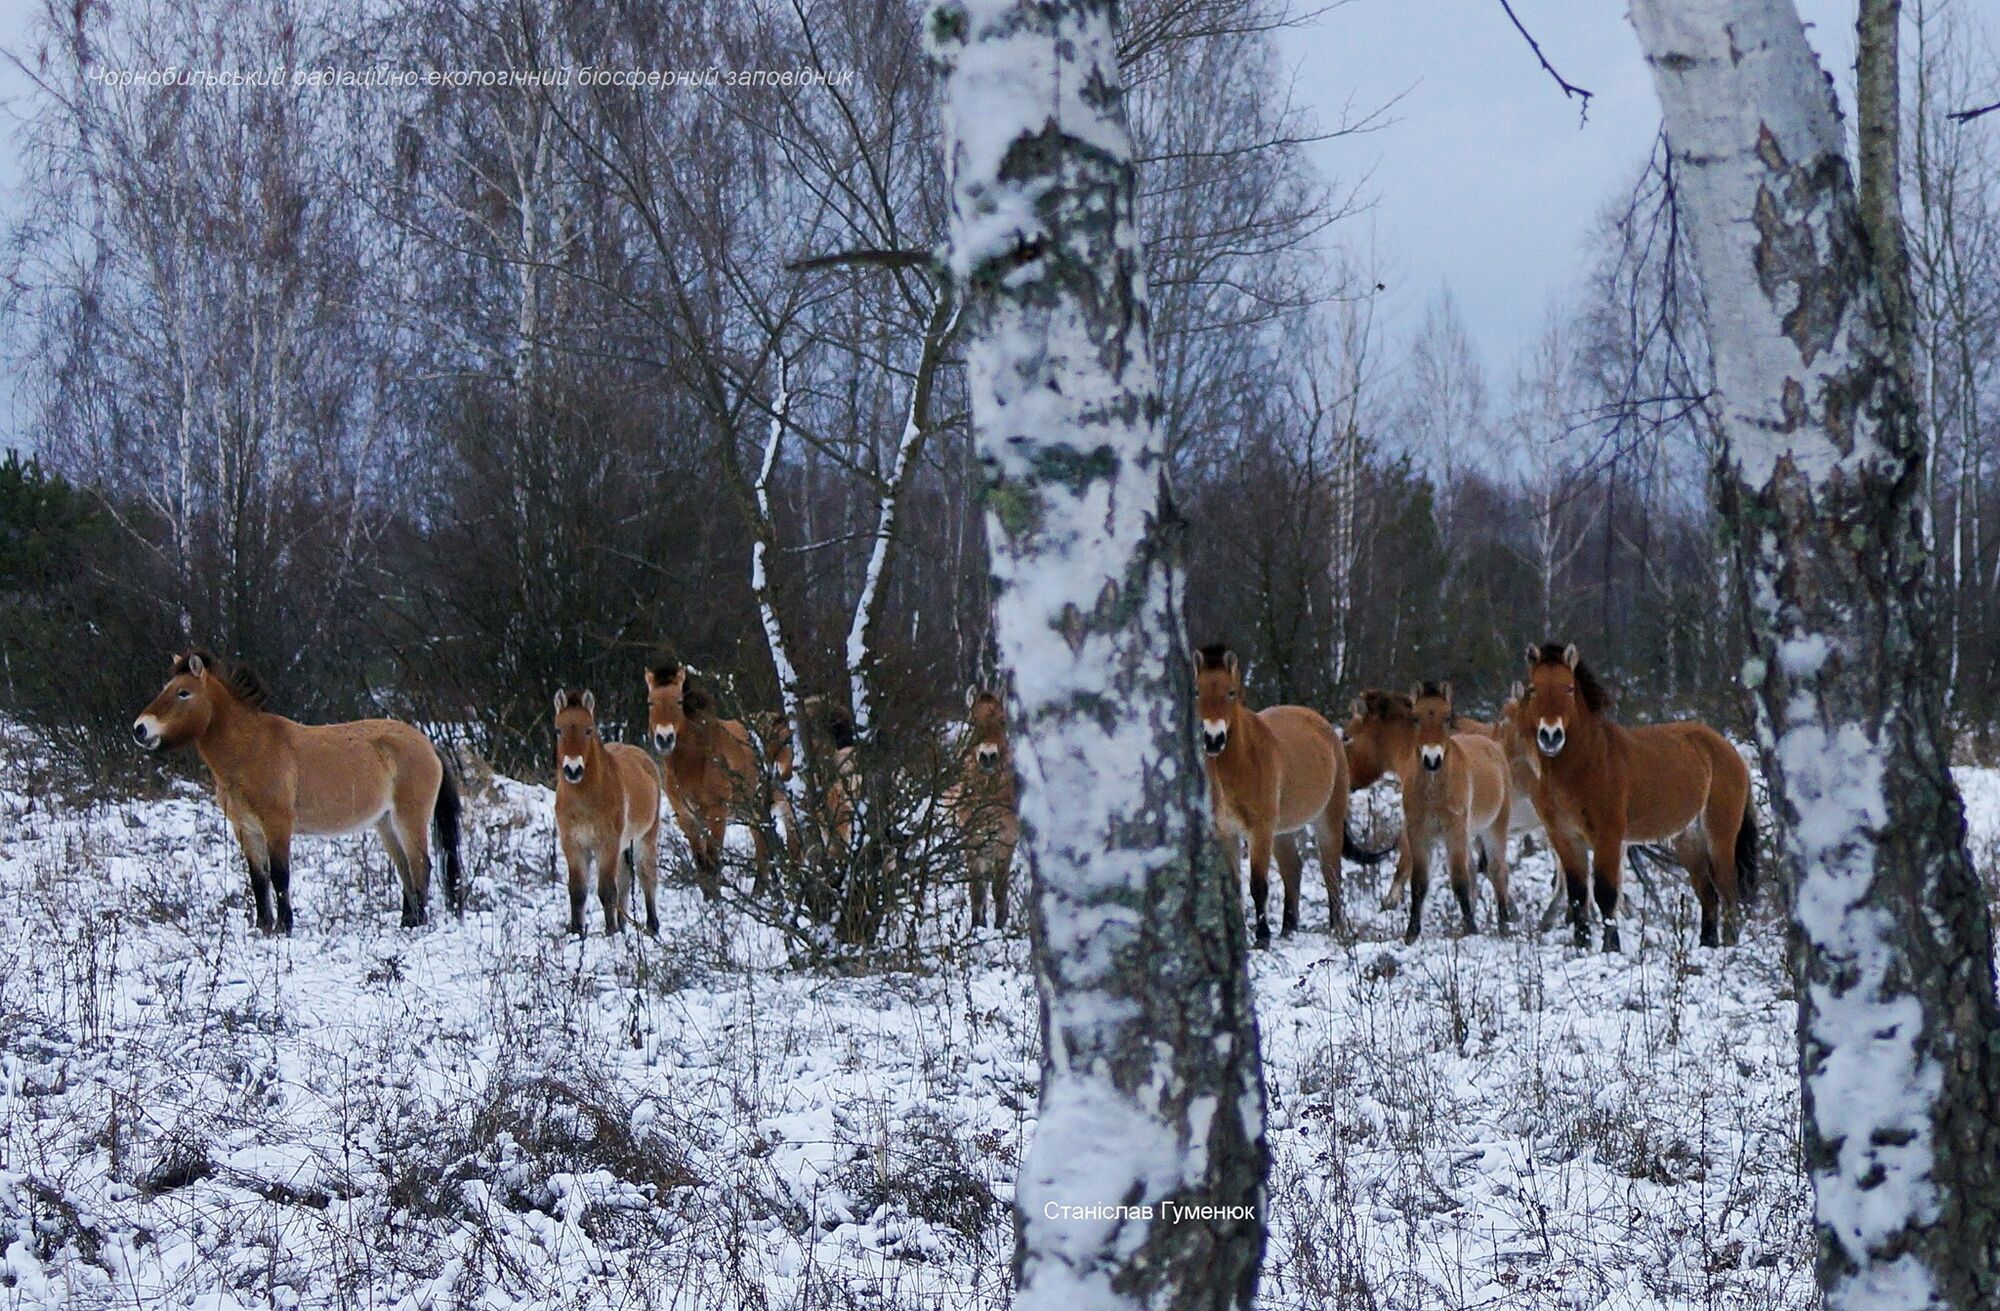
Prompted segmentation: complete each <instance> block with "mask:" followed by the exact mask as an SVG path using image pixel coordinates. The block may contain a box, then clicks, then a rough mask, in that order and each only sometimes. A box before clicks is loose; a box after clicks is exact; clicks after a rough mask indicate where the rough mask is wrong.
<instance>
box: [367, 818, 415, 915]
mask: <svg viewBox="0 0 2000 1311" xmlns="http://www.w3.org/2000/svg"><path fill="white" fill-rule="evenodd" d="M375 836H376V837H378V838H380V839H381V840H382V850H384V851H386V852H388V853H389V867H390V868H391V869H393V870H395V871H396V886H397V887H399V888H401V889H402V890H403V922H404V923H405V924H407V923H409V915H410V857H409V853H408V852H406V851H404V850H403V840H402V839H401V838H399V837H397V836H396V822H395V820H394V819H392V818H390V817H389V816H386V815H385V816H383V817H382V819H381V820H379V821H378V822H377V823H376V825H375Z"/></svg>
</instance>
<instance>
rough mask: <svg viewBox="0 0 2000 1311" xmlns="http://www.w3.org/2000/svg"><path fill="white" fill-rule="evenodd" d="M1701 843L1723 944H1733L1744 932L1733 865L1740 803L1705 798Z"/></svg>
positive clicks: (1740, 818) (1740, 819)
mask: <svg viewBox="0 0 2000 1311" xmlns="http://www.w3.org/2000/svg"><path fill="white" fill-rule="evenodd" d="M1701 828H1702V835H1703V836H1704V837H1705V838H1706V839H1707V841H1706V842H1705V843H1704V844H1703V851H1704V854H1705V855H1707V857H1708V864H1709V871H1710V873H1709V878H1710V880H1711V881H1712V882H1713V883H1714V884H1715V891H1716V894H1717V895H1718V896H1719V898H1720V899H1721V902H1722V939H1721V941H1722V944H1723V945H1724V946H1729V947H1733V946H1735V945H1736V943H1737V942H1738V940H1740V939H1741V938H1742V936H1743V884H1742V882H1741V878H1742V875H1741V874H1740V873H1739V872H1738V870H1737V868H1736V839H1737V836H1738V835H1739V834H1740V833H1741V832H1742V831H1743V806H1742V804H1741V803H1740V802H1739V803H1738V804H1737V805H1735V806H1733V807H1732V806H1728V805H1724V804H1722V801H1721V799H1720V798H1719V797H1716V796H1713V795H1711V796H1710V797H1709V799H1708V813H1707V814H1705V815H1703V816H1702V821H1701Z"/></svg>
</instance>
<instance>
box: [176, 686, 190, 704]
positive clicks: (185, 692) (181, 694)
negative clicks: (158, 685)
mask: <svg viewBox="0 0 2000 1311" xmlns="http://www.w3.org/2000/svg"><path fill="white" fill-rule="evenodd" d="M176 695H178V696H179V697H180V699H181V700H183V701H186V700H187V699H188V698H190V697H192V696H193V695H194V693H192V692H190V691H188V690H187V689H186V688H182V689H181V690H180V691H179V692H178V693H177V694H176Z"/></svg>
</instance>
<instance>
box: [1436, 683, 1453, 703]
mask: <svg viewBox="0 0 2000 1311" xmlns="http://www.w3.org/2000/svg"><path fill="white" fill-rule="evenodd" d="M1438 695H1439V696H1441V697H1443V698H1444V703H1445V704H1446V705H1450V704H1451V680H1450V679H1448V678H1447V679H1446V680H1445V681H1444V682H1442V683H1439V684H1438Z"/></svg>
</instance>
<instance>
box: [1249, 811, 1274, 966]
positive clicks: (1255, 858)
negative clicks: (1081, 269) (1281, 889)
mask: <svg viewBox="0 0 2000 1311" xmlns="http://www.w3.org/2000/svg"><path fill="white" fill-rule="evenodd" d="M1250 900H1251V902H1252V904H1254V905H1255V906H1256V907H1257V945H1258V946H1260V947H1268V946H1270V945H1271V920H1270V917H1269V916H1268V915H1266V914H1265V909H1266V903H1268V902H1269V901H1270V900H1271V830H1269V829H1253V830H1251V833H1250Z"/></svg>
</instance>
